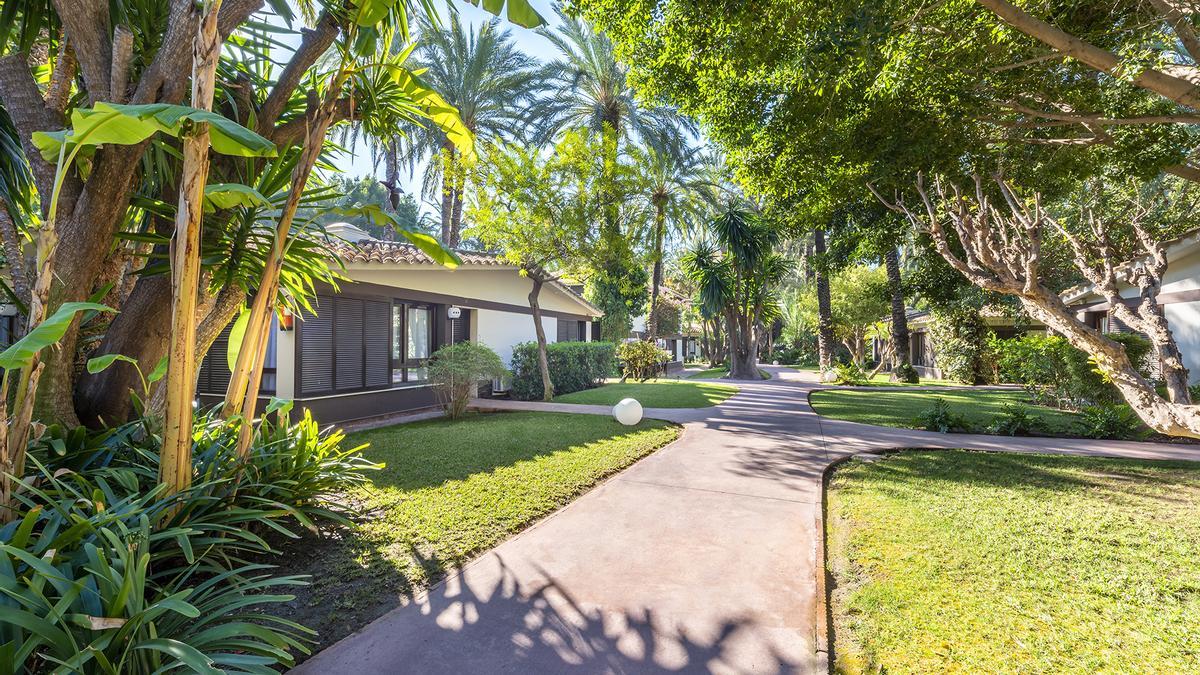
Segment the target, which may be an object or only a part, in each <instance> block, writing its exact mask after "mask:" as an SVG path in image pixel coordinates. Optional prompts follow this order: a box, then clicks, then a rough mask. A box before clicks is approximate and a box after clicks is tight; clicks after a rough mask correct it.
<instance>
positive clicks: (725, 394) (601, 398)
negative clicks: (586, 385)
mask: <svg viewBox="0 0 1200 675" xmlns="http://www.w3.org/2000/svg"><path fill="white" fill-rule="evenodd" d="M737 392H738V388H737V387H734V386H732V385H728V384H713V383H710V382H688V381H686V380H649V381H647V382H625V383H624V384H621V383H611V384H606V385H603V386H600V387H596V388H595V389H585V390H583V391H576V392H572V393H570V394H563V395H562V396H555V397H554V402H555V403H587V404H592V405H615V404H616V403H617V402H618V401H620V400H621V399H624V398H636V399H637V400H638V402H640V403H641V404H642V406H643V407H645V408H706V407H708V406H712V405H716V404H718V403H720V402H721V401H724V400H725V399H727V398H729V397H730V396H733V395H734V394H736V393H737Z"/></svg>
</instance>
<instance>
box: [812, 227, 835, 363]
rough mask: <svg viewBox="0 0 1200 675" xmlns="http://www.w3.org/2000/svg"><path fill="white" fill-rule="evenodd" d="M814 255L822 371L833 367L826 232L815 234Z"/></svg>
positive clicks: (819, 358) (819, 361)
mask: <svg viewBox="0 0 1200 675" xmlns="http://www.w3.org/2000/svg"><path fill="white" fill-rule="evenodd" d="M813 253H814V254H815V256H816V257H818V258H819V259H818V260H817V261H816V265H815V267H816V278H817V354H818V359H817V360H818V363H819V364H820V367H821V371H822V372H824V371H826V370H828V369H829V368H831V367H833V352H834V349H835V346H834V345H835V343H834V338H833V303H832V302H831V300H830V298H829V272H828V271H827V270H826V265H825V260H824V256H825V230H817V231H815V232H814V233H813Z"/></svg>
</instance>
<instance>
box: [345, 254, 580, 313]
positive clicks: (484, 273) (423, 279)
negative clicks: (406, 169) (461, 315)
mask: <svg viewBox="0 0 1200 675" xmlns="http://www.w3.org/2000/svg"><path fill="white" fill-rule="evenodd" d="M346 275H347V276H349V277H350V278H351V279H353V280H355V281H363V282H367V283H373V284H382V285H384V286H394V287H396V288H408V289H412V290H417V291H426V292H429V293H441V294H443V295H457V296H461V297H464V298H470V299H473V300H487V301H490V302H503V303H505V304H509V305H520V306H522V307H528V306H529V291H531V290H533V282H532V281H530V280H529V279H527V278H526V277H522V276H521V275H520V274H519V273H518V272H517V271H516V270H515V269H489V268H483V269H480V268H467V267H463V268H459V269H454V270H451V269H446V268H445V267H434V266H432V265H419V266H413V267H399V266H396V265H384V264H382V263H354V264H350V265H347V266H346ZM538 302H539V304H540V305H541V306H542V309H547V310H550V311H552V312H569V313H571V314H581V315H593V314H594V311H592V310H590V309H588V308H587V305H585V304H583V303H581V302H580V301H579V300H578V299H576V298H574V297H573V296H572V295H570V294H568V293H567V292H565V291H563V290H561V289H560V288H558V287H557V286H554V285H546V286H543V287H542V292H541V294H540V296H539V298H538ZM464 306H470V303H464Z"/></svg>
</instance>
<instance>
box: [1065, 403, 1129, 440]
mask: <svg viewBox="0 0 1200 675" xmlns="http://www.w3.org/2000/svg"><path fill="white" fill-rule="evenodd" d="M1079 434H1080V435H1081V436H1085V437H1087V438H1133V439H1137V438H1143V437H1144V436H1145V435H1146V428H1145V426H1144V425H1143V424H1142V421H1141V420H1140V419H1138V416H1137V415H1135V414H1134V413H1133V411H1132V410H1130V408H1129V406H1127V405H1125V404H1122V403H1101V404H1097V405H1090V406H1087V407H1085V408H1084V409H1083V410H1081V411H1080V412H1079Z"/></svg>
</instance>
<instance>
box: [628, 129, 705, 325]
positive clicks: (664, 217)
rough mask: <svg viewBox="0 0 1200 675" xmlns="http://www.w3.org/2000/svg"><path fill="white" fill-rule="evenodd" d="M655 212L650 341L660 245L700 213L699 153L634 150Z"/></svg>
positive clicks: (659, 282)
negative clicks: (671, 232) (669, 235)
mask: <svg viewBox="0 0 1200 675" xmlns="http://www.w3.org/2000/svg"><path fill="white" fill-rule="evenodd" d="M636 155H637V158H636V163H637V165H638V166H640V167H641V169H642V172H643V179H644V180H645V184H646V189H647V193H648V197H649V199H648V201H649V202H650V205H651V207H652V208H653V210H654V222H653V233H652V242H651V250H650V257H651V260H652V261H653V263H654V271H653V273H652V274H651V285H650V312H649V320H648V322H647V323H648V326H647V329H648V331H649V338H650V339H651V340H653V339H654V338H655V337H657V336H658V296H659V291H660V289H661V288H662V282H663V246H664V242H665V239H666V238H667V235H668V233H669V231H674V232H675V233H679V234H682V233H684V232H686V231H688V230H690V229H691V228H692V225H693V224H694V222H695V220H696V218H697V217H698V216H699V215H700V214H701V213H702V211H703V205H704V201H705V200H704V196H705V192H706V188H707V182H706V176H705V171H704V169H705V158H704V157H703V156H702V155H700V154H698V153H689V152H666V151H661V150H656V149H654V148H650V149H649V150H647V151H644V152H643V151H637V152H636Z"/></svg>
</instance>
